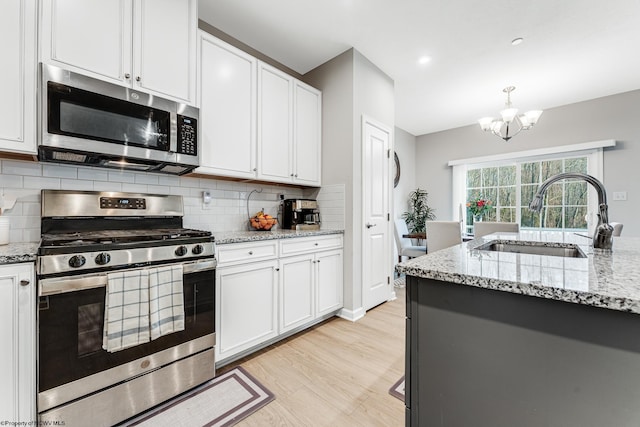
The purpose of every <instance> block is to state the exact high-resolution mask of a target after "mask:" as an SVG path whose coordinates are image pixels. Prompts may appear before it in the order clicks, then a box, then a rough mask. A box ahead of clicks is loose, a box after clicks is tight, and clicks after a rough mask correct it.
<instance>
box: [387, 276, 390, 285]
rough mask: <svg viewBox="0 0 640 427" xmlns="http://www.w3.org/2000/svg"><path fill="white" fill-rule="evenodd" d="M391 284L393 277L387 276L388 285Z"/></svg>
mask: <svg viewBox="0 0 640 427" xmlns="http://www.w3.org/2000/svg"><path fill="white" fill-rule="evenodd" d="M390 284H391V277H390V276H387V285H390Z"/></svg>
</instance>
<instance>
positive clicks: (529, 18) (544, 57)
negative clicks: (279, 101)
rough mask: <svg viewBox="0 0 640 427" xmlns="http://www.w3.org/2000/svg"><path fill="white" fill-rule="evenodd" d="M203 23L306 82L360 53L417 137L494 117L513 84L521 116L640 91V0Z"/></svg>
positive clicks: (406, 0)
mask: <svg viewBox="0 0 640 427" xmlns="http://www.w3.org/2000/svg"><path fill="white" fill-rule="evenodd" d="M199 15H200V19H202V20H204V21H206V22H207V23H209V24H211V25H213V26H214V27H216V28H218V29H220V30H221V31H223V32H225V33H227V34H229V35H231V36H233V37H235V38H236V39H238V40H240V41H242V42H243V43H246V44H247V45H249V46H251V47H253V48H255V49H257V50H258V51H260V52H262V53H264V54H265V55H267V56H269V57H271V58H273V59H275V60H277V61H279V62H281V63H282V64H284V65H286V66H288V67H290V68H291V69H293V70H295V71H297V72H299V73H300V74H305V73H306V72H308V71H310V70H312V69H314V68H315V67H317V66H319V65H321V64H323V63H324V62H326V61H328V60H330V59H332V58H333V57H335V56H336V55H338V54H340V53H342V52H344V51H345V50H347V49H349V48H351V47H354V48H355V49H357V50H358V51H359V52H360V53H362V54H363V55H364V56H365V57H367V58H368V59H369V60H370V61H372V62H373V63H374V64H376V65H377V66H378V67H379V68H380V69H382V70H383V71H384V72H385V73H386V74H387V75H389V76H390V77H391V78H392V79H393V80H394V82H395V96H396V105H395V108H396V117H395V121H396V122H395V125H396V126H398V127H400V128H402V129H404V130H406V131H408V132H410V133H412V134H414V135H422V134H425V133H431V132H436V131H440V130H445V129H451V128H455V127H459V126H465V125H469V124H472V123H475V122H476V120H477V119H478V118H480V117H484V116H490V115H497V113H498V111H499V110H500V109H502V108H503V103H504V100H505V97H504V94H503V92H502V89H503V88H504V87H506V86H509V85H513V86H516V90H515V92H513V93H512V102H513V105H514V107H517V108H519V109H520V110H521V111H527V110H529V109H547V108H551V107H556V106H560V105H565V104H570V103H574V102H579V101H584V100H587V99H593V98H598V97H601V96H605V95H610V94H615V93H621V92H626V91H629V90H635V89H640V0H608V1H607V0H604V1H603V0H526V1H525V0H394V1H391V0H269V1H264V0H262V1H260V0H199ZM516 37H523V38H524V42H523V43H522V44H520V45H519V46H512V45H511V40H513V39H514V38H516ZM424 55H426V56H429V57H431V61H430V62H429V63H427V64H426V65H419V64H418V58H419V57H421V56H424ZM638 107H639V111H640V106H638ZM544 118H545V116H544V114H543V115H542V118H541V119H540V124H542V123H543V121H544Z"/></svg>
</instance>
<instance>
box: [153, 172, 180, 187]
mask: <svg viewBox="0 0 640 427" xmlns="http://www.w3.org/2000/svg"><path fill="white" fill-rule="evenodd" d="M158 185H166V186H168V187H178V186H179V185H180V177H179V176H173V175H160V176H158Z"/></svg>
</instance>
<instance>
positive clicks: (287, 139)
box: [258, 62, 293, 182]
mask: <svg viewBox="0 0 640 427" xmlns="http://www.w3.org/2000/svg"><path fill="white" fill-rule="evenodd" d="M292 106H293V78H292V77H291V76H288V75H287V74H285V73H283V72H281V71H280V70H277V69H275V68H273V67H271V66H269V65H267V64H264V63H262V62H258V178H260V179H264V180H267V181H275V182H292V180H293V171H292V167H291V163H292V160H293V159H292V143H293V135H292V128H293V126H292V120H293V108H292Z"/></svg>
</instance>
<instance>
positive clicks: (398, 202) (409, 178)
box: [393, 127, 431, 218]
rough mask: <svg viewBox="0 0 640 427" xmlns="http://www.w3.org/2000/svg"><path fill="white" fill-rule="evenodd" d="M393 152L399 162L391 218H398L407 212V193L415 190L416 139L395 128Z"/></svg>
mask: <svg viewBox="0 0 640 427" xmlns="http://www.w3.org/2000/svg"><path fill="white" fill-rule="evenodd" d="M395 151H396V154H397V155H398V160H399V161H400V182H399V183H398V186H397V187H396V188H394V189H393V217H394V218H400V217H402V214H403V213H404V212H406V211H408V210H409V193H411V192H412V191H413V190H415V189H416V185H415V183H416V163H419V162H417V161H416V137H415V136H413V135H412V134H410V133H409V132H407V131H405V130H403V129H400V128H399V127H396V128H395ZM429 197H431V195H429Z"/></svg>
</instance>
